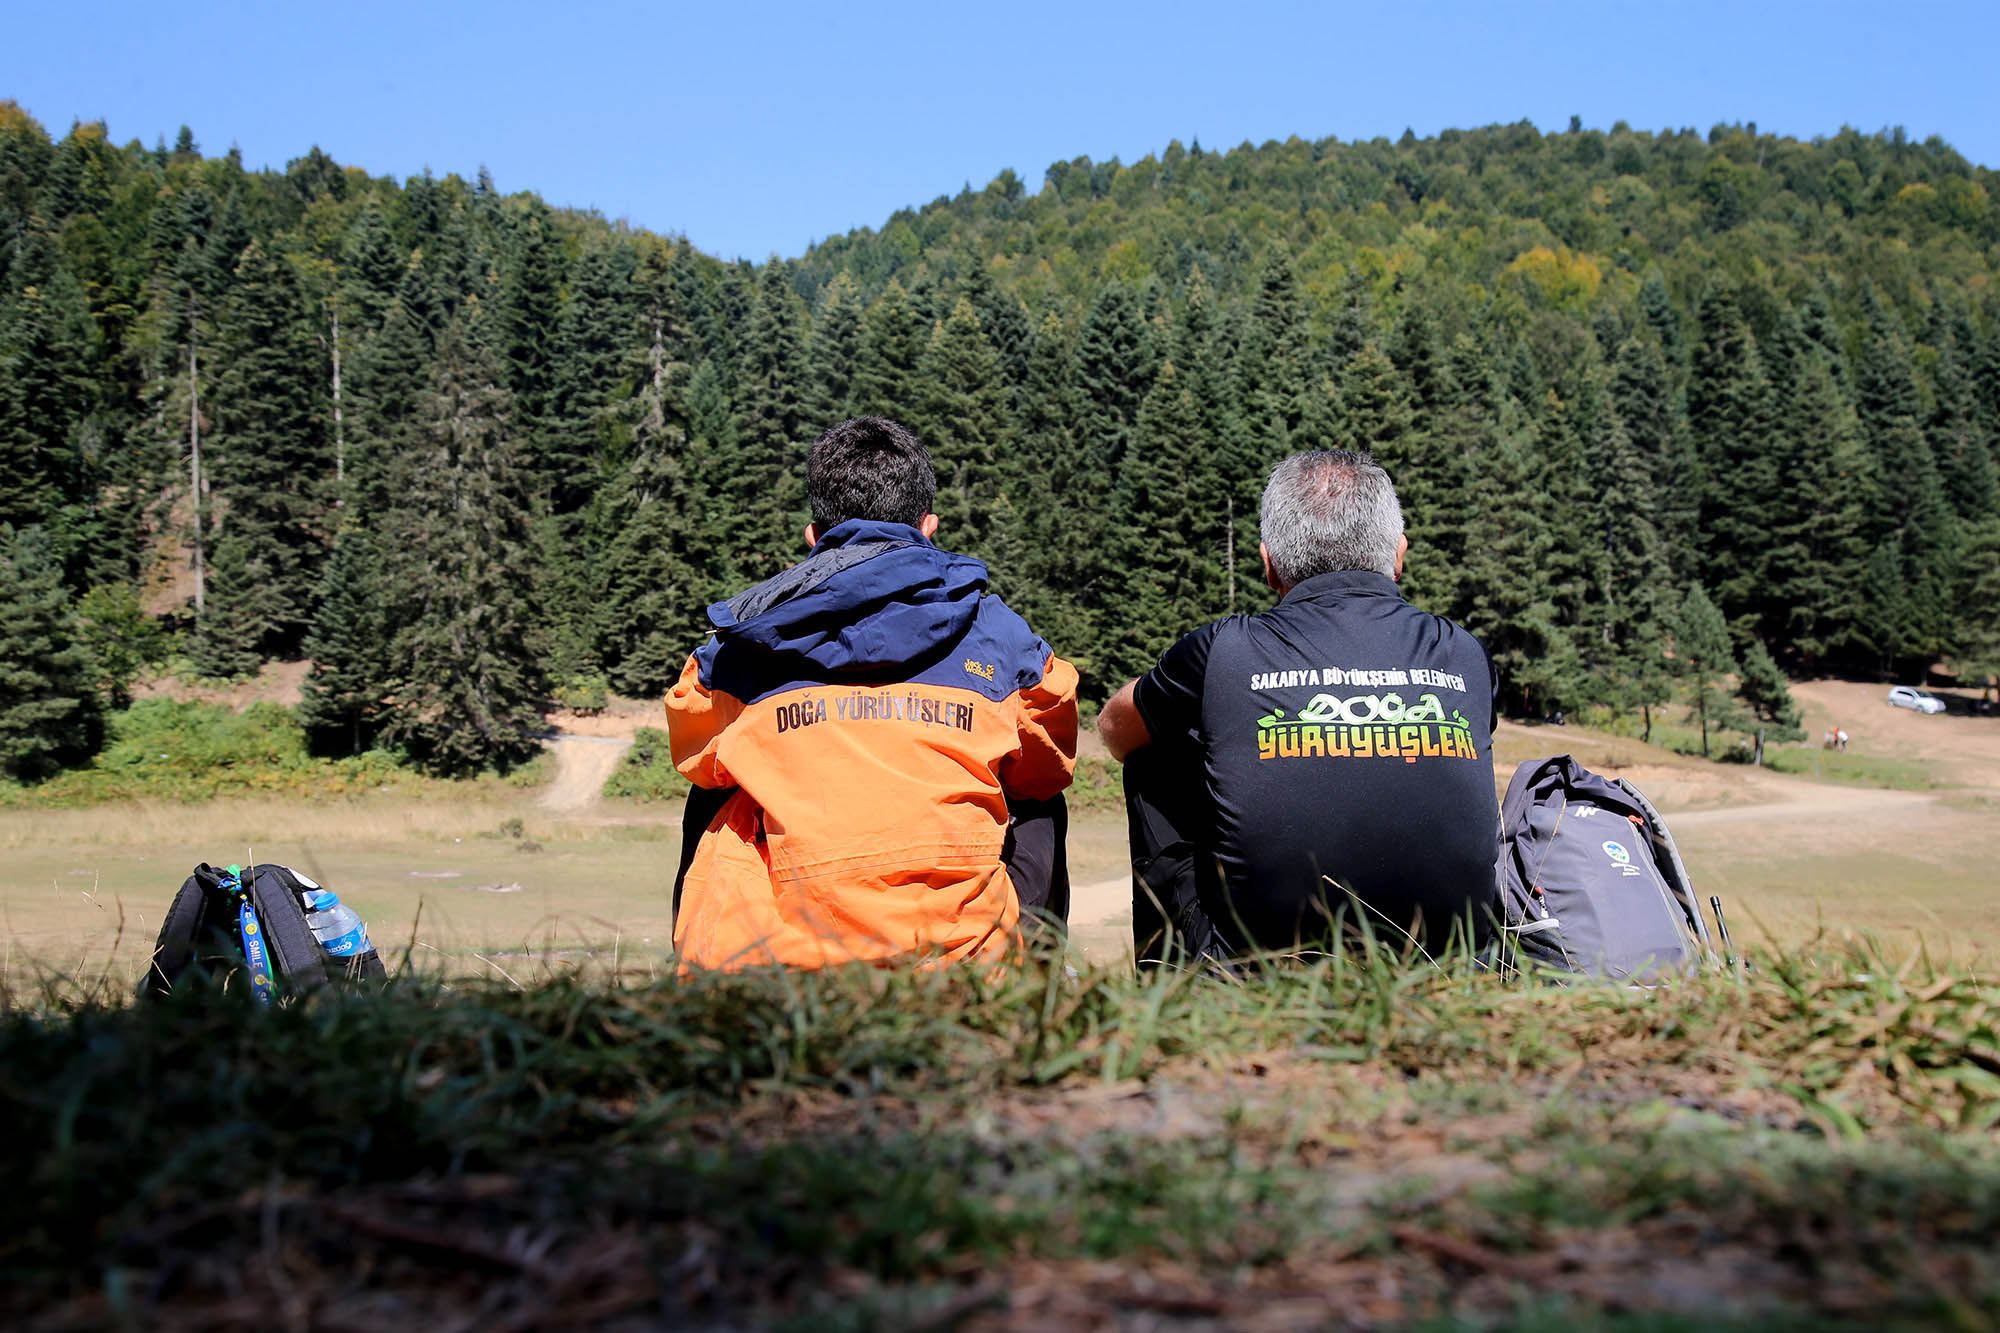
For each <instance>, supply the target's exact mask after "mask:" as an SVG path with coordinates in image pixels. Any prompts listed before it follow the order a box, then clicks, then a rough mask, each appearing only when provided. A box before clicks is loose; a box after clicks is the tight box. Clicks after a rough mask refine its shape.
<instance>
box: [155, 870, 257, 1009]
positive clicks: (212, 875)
mask: <svg viewBox="0 0 2000 1333" xmlns="http://www.w3.org/2000/svg"><path fill="white" fill-rule="evenodd" d="M221 878H222V877H221V876H220V875H219V874H217V873H216V869H215V867H214V866H211V865H209V864H208V863H207V862H206V861H204V862H202V863H201V864H200V865H198V866H196V867H195V868H194V871H193V873H191V874H190V875H189V876H188V877H187V878H186V879H185V880H183V881H182V882H181V887H180V892H178V893H176V894H175V895H174V900H173V903H172V904H171V905H170V906H168V908H167V914H166V916H165V917H163V918H162V919H161V921H160V935H159V938H158V940H156V941H155V942H154V944H153V958H152V962H151V964H150V965H149V966H148V967H147V968H146V975H145V976H143V977H141V978H139V989H138V993H137V998H139V999H141V1000H146V999H160V998H163V997H165V996H168V995H171V994H173V991H174V986H175V985H176V984H177V983H178V982H179V981H180V979H181V978H182V977H184V976H186V975H187V973H188V970H189V969H190V968H192V967H194V966H196V965H197V964H198V963H199V962H200V961H201V959H202V957H203V951H204V950H205V949H208V948H210V947H211V946H212V945H213V944H214V943H215V942H216V941H217V939H218V938H219V937H227V936H229V934H230V933H231V932H232V931H233V930H234V928H235V927H234V924H233V922H232V921H231V919H230V917H229V913H228V910H227V909H228V906H229V905H228V904H227V903H226V902H224V901H223V895H222V889H221Z"/></svg>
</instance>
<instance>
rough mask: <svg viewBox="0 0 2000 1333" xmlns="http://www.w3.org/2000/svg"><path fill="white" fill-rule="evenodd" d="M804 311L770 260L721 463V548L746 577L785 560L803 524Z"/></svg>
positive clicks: (809, 435) (811, 428)
mask: <svg viewBox="0 0 2000 1333" xmlns="http://www.w3.org/2000/svg"><path fill="white" fill-rule="evenodd" d="M804 322H805V317H804V312H803V311H802V310H801V308H800V305H799V298H798V296H797V295H796V294H795V293H794V292H793V291H792V287H791V283H790V282H789V281H788V280H787V279H786V277H785V271H784V268H783V266H782V265H780V264H778V263H775V262H773V263H771V264H767V265H766V266H765V268H764V273H763V277H762V278H761V280H760V281H759V283H758V288H757V306H756V314H755V316H754V318H753V319H752V320H751V322H750V333H749V336H748V338H746V339H745V340H744V343H743V364H742V375H743V382H742V389H743V408H742V410H741V411H740V413H739V414H738V415H739V422H738V432H737V435H736V440H735V454H734V458H733V459H732V460H729V461H727V462H726V463H725V465H724V466H725V469H726V475H725V477H724V481H723V487H724V494H725V495H726V496H727V497H728V501H729V506H730V512H729V514H728V516H727V519H726V526H725V528H724V531H723V536H722V544H723V547H724V549H726V550H728V551H730V552H732V553H733V554H734V555H735V558H736V569H737V573H738V576H739V577H740V578H742V579H744V580H746V581H754V580H758V579H764V578H769V577H770V576H771V575H773V574H775V573H777V572H778V571H779V570H780V569H781V568H783V567H784V566H785V565H787V564H789V563H790V562H791V561H792V559H794V558H795V557H794V556H793V554H792V552H793V550H794V549H795V547H796V545H797V542H798V534H799V532H800V531H801V530H802V529H803V528H804V527H805V524H806V519H807V514H806V495H805V455H806V450H807V448H808V447H809V446H810V445H811V444H812V441H813V439H814V438H815V437H816V436H817V435H818V433H819V428H820V427H819V423H817V422H815V421H814V420H813V419H812V418H811V417H809V416H808V415H807V408H808V403H807V399H806V390H807V387H808V386H807V383H806V360H805V331H804V327H803V325H804Z"/></svg>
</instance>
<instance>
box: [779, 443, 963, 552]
mask: <svg viewBox="0 0 2000 1333" xmlns="http://www.w3.org/2000/svg"><path fill="white" fill-rule="evenodd" d="M806 499H807V500H808V501H809V502H810V503H811V505H812V520H813V525H814V526H815V527H817V528H818V529H819V530H820V532H821V534H822V535H824V534H825V533H826V531H827V530H828V529H829V528H832V527H833V526H835V525H836V524H839V523H845V522H846V521H847V520H848V519H850V518H870V519H874V520H875V521H877V522H879V523H907V524H909V526H911V527H913V528H914V527H916V526H917V524H919V523H921V522H922V521H923V517H924V515H925V514H928V513H930V512H931V506H932V505H933V504H934V503H936V501H937V474H936V473H934V472H932V471H931V455H930V451H929V450H928V449H926V448H924V442H923V441H922V440H920V439H918V438H917V434H916V432H915V431H913V430H911V429H910V428H909V427H908V426H903V425H899V424H898V423H896V422H894V421H891V420H889V419H888V418H887V417H850V418H848V419H847V420H846V421H842V422H838V423H836V424H834V425H832V426H829V427H827V429H826V433H825V434H823V435H821V436H820V437H819V438H818V439H817V440H814V441H813V444H812V448H811V449H810V450H808V451H807V453H806Z"/></svg>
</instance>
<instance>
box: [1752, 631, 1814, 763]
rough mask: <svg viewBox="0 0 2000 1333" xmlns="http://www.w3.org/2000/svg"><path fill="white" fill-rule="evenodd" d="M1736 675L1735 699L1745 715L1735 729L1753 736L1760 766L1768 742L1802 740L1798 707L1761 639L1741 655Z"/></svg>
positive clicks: (1782, 675)
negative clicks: (1744, 711) (1743, 709)
mask: <svg viewBox="0 0 2000 1333" xmlns="http://www.w3.org/2000/svg"><path fill="white" fill-rule="evenodd" d="M1738 674H1739V681H1738V684H1737V686H1736V697H1737V699H1738V700H1739V701H1741V703H1742V704H1743V706H1744V708H1745V710H1747V714H1748V716H1747V717H1746V718H1745V719H1744V721H1743V722H1741V723H1739V724H1738V726H1739V729H1741V730H1744V731H1748V732H1751V733H1753V734H1754V736H1755V738H1756V749H1757V760H1758V762H1759V763H1762V762H1763V758H1764V743H1765V742H1766V741H1767V740H1770V741H1798V740H1804V739H1805V735H1806V733H1805V728H1804V727H1802V726H1800V725H1799V709H1798V705H1797V704H1795V703H1793V702H1792V691H1791V688H1790V686H1788V685H1787V684H1786V682H1785V673H1784V672H1783V671H1780V670H1779V669H1778V664H1777V663H1776V662H1774V661H1772V660H1771V652H1770V650H1769V649H1768V648H1766V647H1765V646H1764V642H1763V640H1761V639H1752V640H1751V641H1750V646H1749V647H1748V648H1747V649H1745V650H1744V652H1743V655H1742V661H1741V665H1740V667H1739V672H1738Z"/></svg>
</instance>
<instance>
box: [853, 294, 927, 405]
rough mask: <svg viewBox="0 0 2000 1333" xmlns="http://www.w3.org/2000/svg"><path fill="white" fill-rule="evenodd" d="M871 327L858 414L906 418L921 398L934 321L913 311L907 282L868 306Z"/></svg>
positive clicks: (865, 341) (857, 399) (866, 340)
mask: <svg viewBox="0 0 2000 1333" xmlns="http://www.w3.org/2000/svg"><path fill="white" fill-rule="evenodd" d="M865 325H866V332H865V336H864V338H863V342H862V358H861V372H860V375H859V377H858V381H857V385H856V390H855V394H856V396H855V401H854V408H855V414H856V415H857V416H878V417H888V418H890V419H892V420H900V419H901V414H903V413H907V412H908V411H909V410H910V406H909V405H910V403H911V402H912V401H913V400H914V398H915V394H916V388H917V375H918V370H917V366H918V363H919V362H921V361H922V360H923V356H924V348H925V347H926V346H927V340H928V338H929V335H930V322H929V321H928V320H926V319H924V318H923V317H922V316H921V315H919V314H918V313H917V312H916V311H915V310H914V309H913V308H912V307H911V305H910V298H909V293H907V292H905V291H904V290H903V286H902V284H901V283H898V282H893V281H892V282H891V283H890V284H889V285H888V286H887V287H886V288H884V289H883V291H882V294H881V295H880V296H878V297H876V298H875V303H874V304H873V305H871V306H869V307H868V315H867V318H866V320H865Z"/></svg>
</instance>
